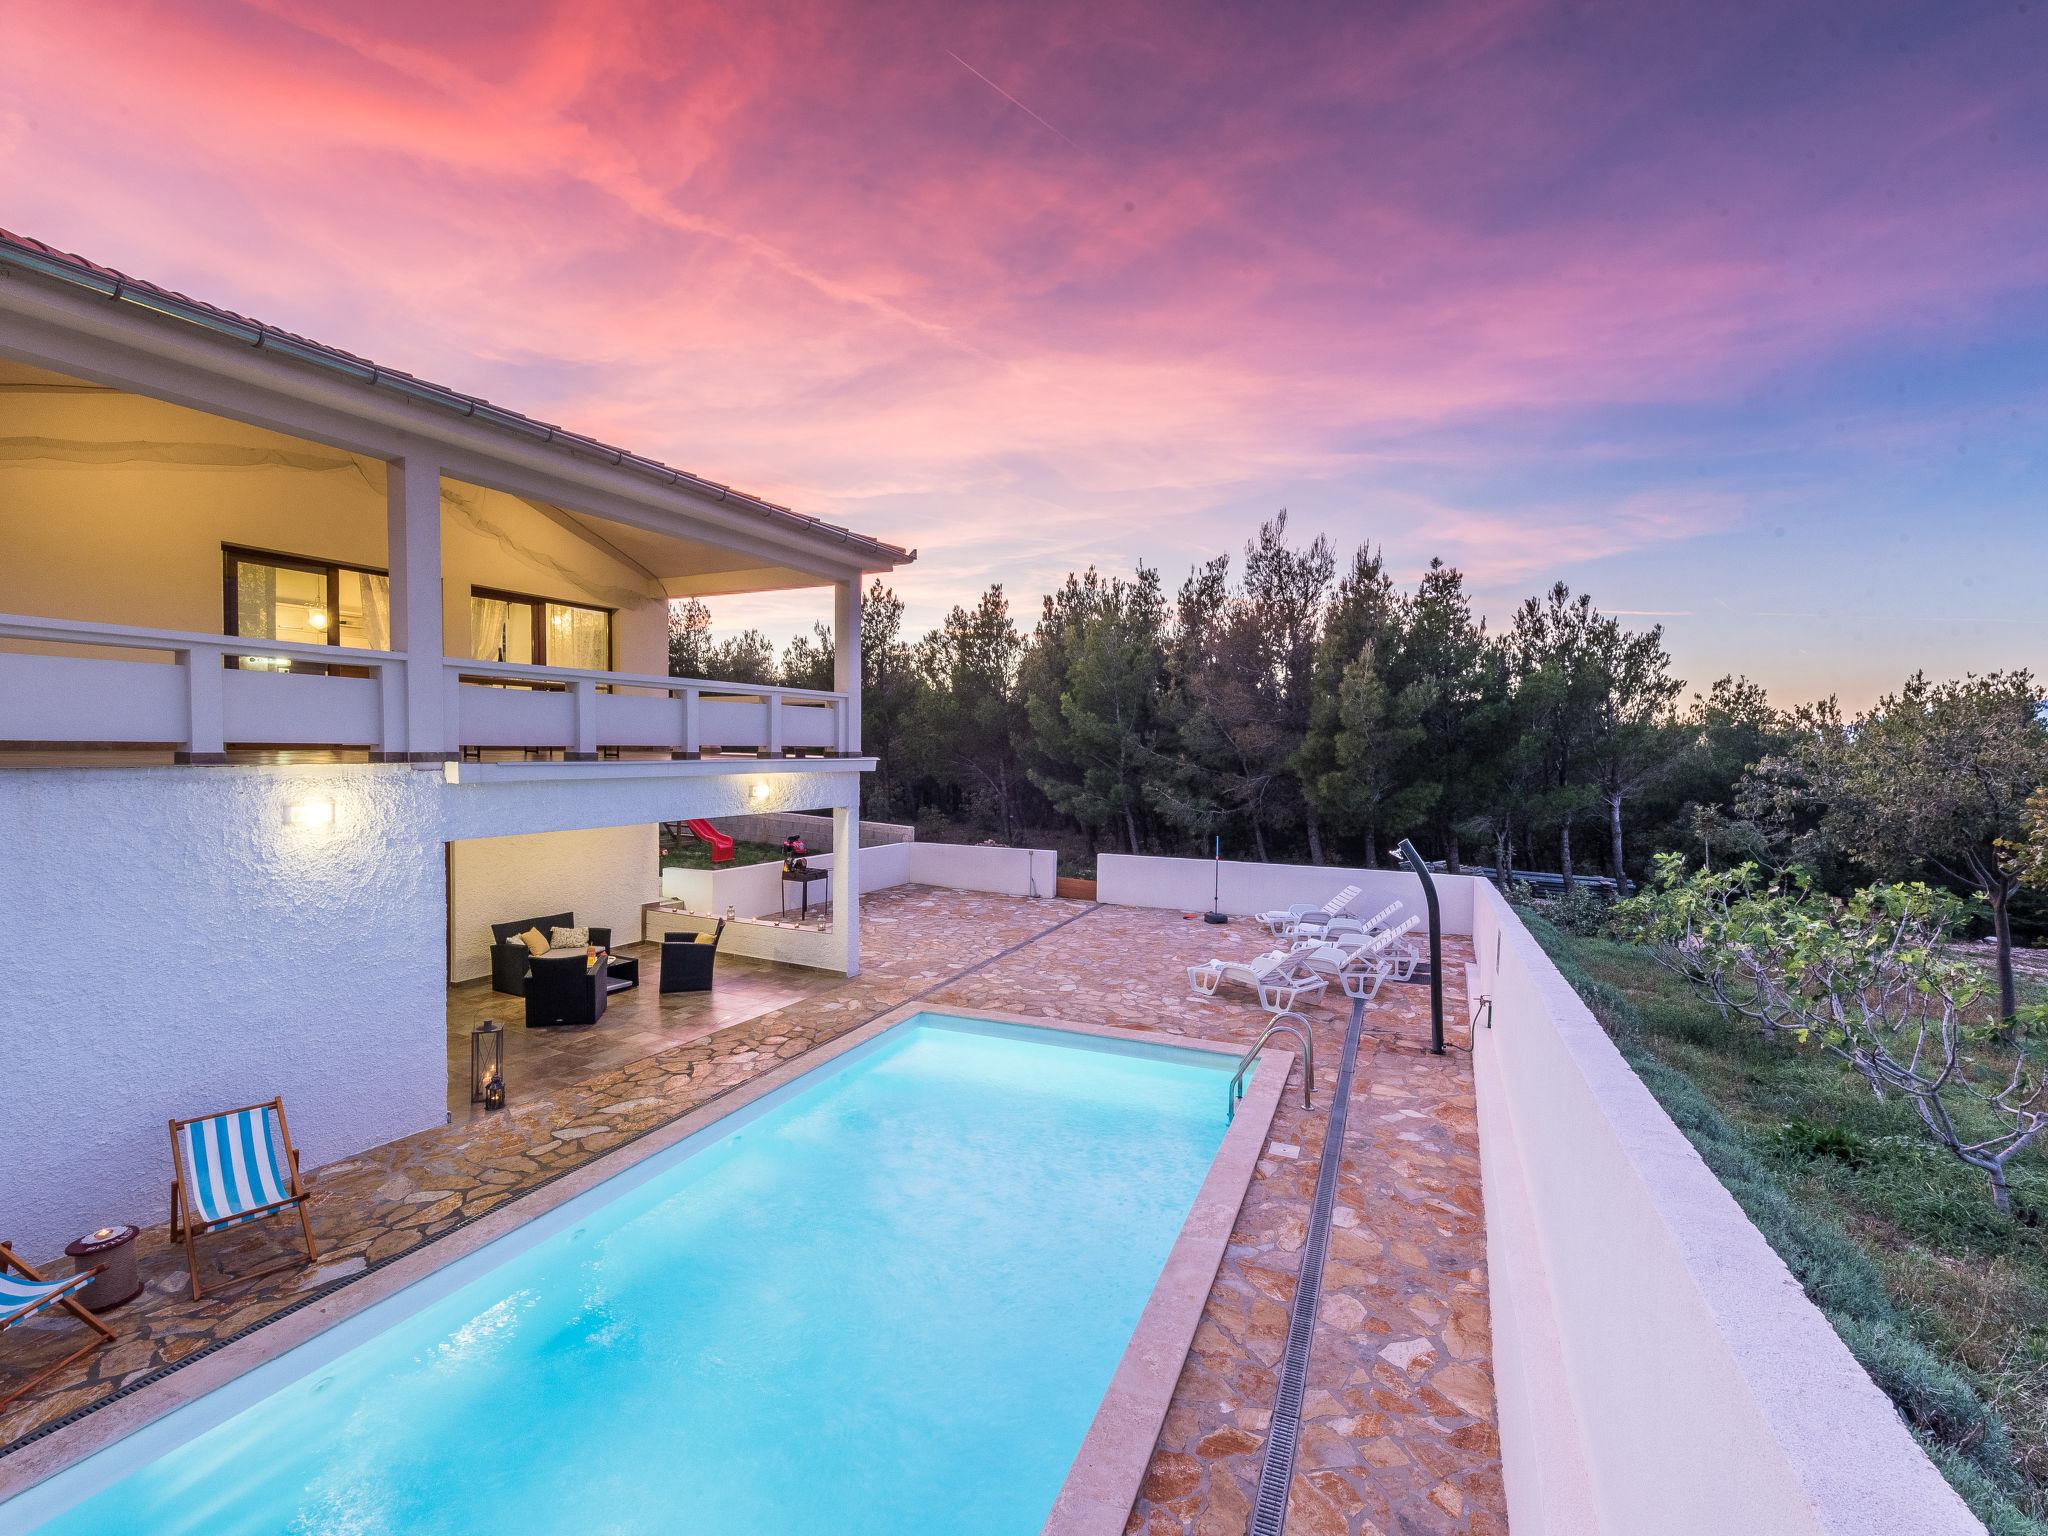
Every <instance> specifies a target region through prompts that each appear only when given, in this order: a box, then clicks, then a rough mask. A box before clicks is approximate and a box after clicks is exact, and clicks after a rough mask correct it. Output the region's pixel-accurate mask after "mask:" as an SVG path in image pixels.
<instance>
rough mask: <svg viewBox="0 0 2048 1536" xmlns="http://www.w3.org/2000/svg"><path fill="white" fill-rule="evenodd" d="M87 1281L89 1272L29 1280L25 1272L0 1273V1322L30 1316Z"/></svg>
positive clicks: (8, 1321) (89, 1281)
mask: <svg viewBox="0 0 2048 1536" xmlns="http://www.w3.org/2000/svg"><path fill="white" fill-rule="evenodd" d="M91 1281H92V1276H90V1275H67V1276H66V1277H65V1278H64V1279H62V1280H31V1279H29V1278H28V1277H27V1276H26V1275H17V1274H13V1273H0V1325H4V1324H6V1323H18V1322H20V1321H21V1320H22V1319H23V1318H24V1317H33V1316H34V1315H35V1314H36V1313H38V1312H40V1311H42V1310H43V1308H45V1307H47V1306H49V1305H50V1304H51V1303H53V1302H56V1301H60V1300H62V1299H63V1298H64V1296H65V1295H66V1294H68V1293H69V1292H71V1291H76V1290H79V1289H82V1288H83V1287H84V1286H86V1285H88V1284H90V1283H91Z"/></svg>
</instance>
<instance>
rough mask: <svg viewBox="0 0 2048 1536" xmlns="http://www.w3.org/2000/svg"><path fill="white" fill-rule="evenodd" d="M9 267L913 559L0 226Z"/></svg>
mask: <svg viewBox="0 0 2048 1536" xmlns="http://www.w3.org/2000/svg"><path fill="white" fill-rule="evenodd" d="M9 268H12V269H14V270H17V271H26V272H34V273H37V274H39V275H40V276H43V277H50V278H55V279H57V280H59V281H61V282H66V283H70V284H72V285H73V286H76V287H82V288H86V289H89V290H91V291H92V292H95V293H98V294H101V295H103V296H104V297H106V298H108V299H110V300H113V301H115V302H119V303H124V304H130V305H133V306H135V307H136V308H138V309H143V310H149V311H153V312H155V313H156V314H157V315H159V316H162V317H163V318H165V319H166V320H170V321H179V322H184V323H186V324H196V325H201V326H204V327H206V328H207V329H209V330H212V331H215V332H218V333H221V334H225V335H229V336H233V337H238V338H239V339H241V340H242V341H244V342H246V343H247V344H248V345H250V346H252V347H255V348H258V349H260V350H263V351H267V352H274V353H277V354H279V355H280V356H284V357H290V358H294V359H296V360H297V361H300V362H303V363H311V364H313V365H314V366H316V367H323V368H327V369H330V370H332V371H334V372H338V373H343V374H346V375H348V376H350V377H352V378H355V379H358V380H360V381H361V382H362V383H364V384H367V385H370V386H373V387H377V388H383V389H389V390H391V391H393V392H395V393H398V394H403V395H406V396H409V397H410V398H412V399H415V400H419V401H422V402H424V403H426V404H430V405H438V406H440V407H442V408H443V409H446V410H450V411H453V412H455V413H456V414H458V415H462V416H469V417H472V418H474V419H475V420H478V421H481V422H484V423H487V424H488V425H491V426H495V427H498V428H500V429H502V430H505V431H509V432H513V433H516V434H518V435H520V436H522V437H527V438H532V439H536V440H538V441H541V442H546V443H550V444H553V445H555V446H557V447H559V448H561V449H562V450H563V451H565V452H568V453H573V454H578V455H581V456H582V457H585V458H595V459H599V460H602V461H604V462H607V463H611V464H615V465H617V466H618V467H620V468H622V469H628V470H633V471H636V472H637V473H640V474H643V475H646V476H648V477H649V478H651V479H655V480H660V481H663V482H665V483H667V484H670V485H679V486H682V487H684V488H686V489H689V490H692V491H696V492H698V493H699V494H703V495H709V496H712V497H714V498H715V499H717V500H719V501H725V502H732V503H735V504H737V505H739V506H742V507H746V508H749V509H751V510H753V511H756V512H760V513H763V514H766V515H767V516H769V517H771V518H774V519H775V520H777V521H779V522H783V523H786V524H788V525H791V526H794V527H797V528H800V529H802V530H803V531H805V532H808V533H813V534H817V535H819V536H821V537H824V538H829V539H836V540H838V541H840V542H842V543H845V544H850V545H855V546H858V547H860V548H862V549H867V550H872V551H873V552H874V553H875V554H877V555H880V556H882V557H884V558H885V559H887V560H888V561H889V562H890V563H891V564H903V563H906V562H908V561H911V560H914V559H916V558H917V552H916V551H915V550H907V549H903V548H901V547H899V546H897V545H894V544H888V543H884V542H883V541H882V540H880V539H876V538H871V537H869V536H868V535H866V534H861V533H855V532H853V531H852V530H851V529H848V528H843V527H841V526H839V525H838V524H837V523H828V522H826V521H824V520H823V519H822V518H816V517H812V516H810V515H809V514H807V513H803V512H796V511H792V510H791V509H790V508H788V507H785V506H780V505H778V504H777V503H775V502H772V501H766V500H763V499H762V498H761V497H759V496H751V495H748V494H747V493H746V492H745V491H739V490H735V489H733V488H732V487H731V486H729V485H724V484H721V483H720V482H718V481H716V480H707V479H705V478H704V477H703V476H702V475H693V474H691V473H690V472H689V471H688V470H684V469H675V468H672V467H671V466H669V465H667V464H664V463H662V462H661V461H660V460H658V459H651V458H648V457H647V456H646V455H644V454H638V453H632V452H629V451H628V450H626V449H624V448H615V447H613V446H612V445H611V444H609V443H604V442H600V441H598V439H596V438H594V437H587V436H585V435H584V434H583V433H580V432H571V431H569V430H568V429H567V428H565V427H558V426H555V425H554V424H553V423H551V422H545V421H540V420H538V419H536V418H534V417H532V416H527V415H524V414H522V413H520V412H518V411H512V410H507V409H506V408H505V407H504V406H501V405H493V404H492V403H491V402H490V401H488V400H485V399H483V398H482V397H480V396H477V395H466V394H464V393H462V392H461V391H460V390H456V389H450V388H449V387H448V386H447V385H445V384H436V383H434V382H432V381H431V380H428V379H423V378H420V377H419V376H418V375H417V374H411V373H406V372H404V371H402V370H400V369H396V368H386V367H385V366H384V365H383V364H381V363H376V362H372V361H371V360H370V359H369V358H366V357H359V356H357V355H356V354H355V353H353V352H344V351H343V350H342V349H341V348H339V347H330V346H328V345H327V344H326V343H325V342H319V341H314V340H312V339H311V338H310V337H306V336H300V335H297V334H295V333H294V332H291V331H286V330H281V329H280V328H278V327H277V326H274V325H266V324H265V323H264V322H263V321H261V320H254V319H251V318H250V317H249V316H247V315H243V314H238V313H236V312H235V311H234V310H231V309H223V308H222V307H221V306H219V305H218V304H209V303H206V302H205V301H204V300H201V299H195V298H192V297H190V296H188V295H186V294H182V293H179V292H177V291H176V290H174V289H170V288H164V287H161V286H159V285H158V284H156V283H151V282H147V281H145V280H143V279H141V278H136V277H130V276H128V274H127V273H125V272H118V271H116V270H115V269H114V268H112V267H106V266H101V265H100V264H99V263H98V262H96V261H88V260H87V259H86V258H84V257H83V256H76V255H73V254H71V253H70V252H68V251H60V250H58V249H56V248H55V247H54V246H51V245H46V244H44V243H43V242H42V241H40V240H34V239H30V238H29V237H28V236H26V235H17V234H13V233H11V232H10V231H8V230H5V229H0V273H4V272H5V271H6V269H9Z"/></svg>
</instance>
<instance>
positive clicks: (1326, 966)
mask: <svg viewBox="0 0 2048 1536" xmlns="http://www.w3.org/2000/svg"><path fill="white" fill-rule="evenodd" d="M1419 922H1421V919H1420V918H1417V917H1409V918H1408V919H1407V920H1406V921H1404V922H1402V923H1401V924H1399V925H1398V926H1396V927H1393V928H1389V929H1387V930H1386V931H1385V932H1384V933H1376V934H1370V935H1358V936H1356V937H1355V938H1353V939H1352V940H1349V941H1344V940H1333V941H1330V942H1327V943H1320V944H1313V945H1310V946H1309V947H1308V948H1306V949H1300V950H1297V951H1295V953H1297V954H1299V955H1301V956H1302V957H1303V961H1304V963H1305V964H1306V965H1307V966H1308V968H1309V969H1310V970H1312V971H1316V972H1327V973H1328V974H1329V975H1331V976H1333V977H1335V978H1336V981H1337V985H1338V986H1339V987H1341V988H1342V989H1343V992H1344V995H1345V996H1346V997H1351V998H1357V999H1358V1000H1360V1001H1361V1002H1368V1003H1369V1002H1371V1001H1372V1000H1373V999H1374V998H1375V997H1377V996H1378V995H1379V990H1380V988H1381V987H1382V986H1384V985H1385V984H1386V983H1387V981H1388V980H1389V979H1390V978H1391V979H1394V980H1397V981H1406V980H1407V979H1408V978H1409V977H1410V976H1412V975H1413V974H1414V973H1415V965H1416V961H1417V954H1416V950H1415V946H1414V945H1413V944H1412V943H1410V942H1409V940H1408V934H1409V933H1410V932H1411V931H1412V930H1413V929H1414V928H1415V926H1416V925H1417V924H1418V923H1419Z"/></svg>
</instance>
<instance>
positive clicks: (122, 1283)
mask: <svg viewBox="0 0 2048 1536" xmlns="http://www.w3.org/2000/svg"><path fill="white" fill-rule="evenodd" d="M139 1235H140V1228H137V1227H130V1226H113V1227H101V1228H100V1229H99V1231H97V1232H89V1233H87V1234H86V1235H85V1236H84V1237H81V1238H80V1239H78V1241H77V1242H75V1243H66V1244H65V1245H64V1252H65V1253H66V1254H68V1255H69V1256H70V1259H71V1272H72V1273H73V1274H74V1275H82V1274H84V1273H85V1272H86V1271H87V1270H89V1269H91V1268H92V1267H93V1266H94V1265H99V1266H100V1273H99V1278H98V1279H96V1280H94V1281H93V1283H92V1284H91V1285H88V1286H87V1287H86V1288H85V1289H84V1290H82V1291H80V1292H79V1293H78V1304H79V1305H80V1306H82V1307H84V1308H85V1309H86V1311H88V1312H105V1311H108V1310H110V1309H111V1308H114V1307H118V1306H120V1305H121V1303H122V1302H124V1301H133V1300H134V1299H135V1298H136V1297H137V1296H139V1295H141V1294H142V1277H141V1276H140V1275H138V1274H136V1272H135V1239H136V1238H137V1237H138V1236H139Z"/></svg>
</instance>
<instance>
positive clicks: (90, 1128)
mask: <svg viewBox="0 0 2048 1536" xmlns="http://www.w3.org/2000/svg"><path fill="white" fill-rule="evenodd" d="M442 793H443V786H442V785H441V784H440V782H439V780H438V778H436V777H435V776H433V775H430V774H422V773H416V772H413V771H411V770H407V769H393V768H369V767H346V766H337V767H306V768H260V767H237V768H207V769H190V768H182V769H181V768H96V769H58V768H9V769H5V770H0V931H4V932H5V933H6V934H7V942H6V943H5V944H4V945H0V1062H4V1064H5V1065H4V1068H0V1080H4V1082H5V1085H6V1086H5V1093H4V1115H5V1123H6V1128H7V1142H8V1145H9V1147H10V1148H11V1149H12V1150H11V1153H10V1156H9V1159H8V1165H7V1169H6V1172H5V1174H4V1176H0V1221H4V1224H5V1227H6V1229H7V1233H6V1235H8V1236H10V1237H12V1238H14V1239H16V1240H18V1241H19V1242H20V1244H21V1245H22V1248H23V1251H24V1252H25V1253H27V1254H30V1255H34V1256H38V1257H49V1256H50V1255H52V1254H53V1253H55V1252H56V1251H57V1250H58V1249H60V1248H61V1247H62V1246H63V1244H64V1243H65V1242H67V1241H69V1240H70V1239H71V1238H73V1237H76V1236H77V1235H78V1234H80V1233H81V1232H87V1231H90V1230H92V1229H93V1228H95V1227H98V1226H100V1225H102V1224H104V1223H107V1222H113V1221H134V1222H137V1223H140V1224H144V1225H147V1224H149V1223H152V1222H157V1221H161V1220H163V1219H164V1218H165V1216H166V1214H167V1190H168V1185H169V1181H170V1166H171V1165H170V1142H169V1138H168V1135H167V1131H166V1122H167V1121H168V1120H169V1119H170V1118H171V1117H172V1116H173V1115H193V1114H200V1113H204V1112H206V1111H208V1110H212V1109H224V1108H230V1107H233V1106H235V1105H240V1104H247V1103H251V1102H253V1101H256V1100H259V1099H267V1098H269V1097H271V1096H272V1095H273V1094H282V1095H283V1096H284V1100H285V1109H286V1112H287V1114H288V1115H289V1116H290V1119H291V1127H292V1134H293V1137H294V1139H295V1140H296V1141H297V1142H298V1144H299V1146H300V1149H301V1151H302V1153H303V1155H304V1158H305V1161H306V1163H307V1165H308V1167H312V1166H316V1165H318V1164H320V1163H324V1162H331V1161H334V1160H335V1159H337V1158H341V1157H346V1156H348V1155H350V1154H352V1153H355V1152H358V1151H360V1150H362V1149H363V1148H365V1147H370V1146H374V1145H376V1144H378V1143H380V1142H385V1141H389V1140H391V1139H393V1138H394V1137H398V1136H403V1135H406V1134H409V1133H410V1132H413V1131H416V1130H419V1129H421V1128H423V1127H425V1126H429V1125H438V1124H440V1123H442V1121H443V1117H444V1114H445V1093H446V1066H445V1060H446V1058H445V1046H444V1040H445V1027H446V1026H445V1014H444V994H443V991H442V977H443V974H444V963H443V953H442V946H443V942H444V941H443V935H444V931H445V929H444V924H443V917H442V900H443V898H442V863H441V847H440V842H439V838H438V830H437V827H436V820H437V805H436V802H437V800H438V798H439V796H440V795H441V794H442ZM309 798H318V799H323V800H326V801H329V802H331V803H332V804H333V805H334V807H335V820H334V822H333V824H332V825H331V826H330V827H327V828H324V829H310V828H302V827H293V826H288V825H286V824H285V808H286V807H287V805H289V804H291V803H293V802H294V801H296V800H302V799H309Z"/></svg>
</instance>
